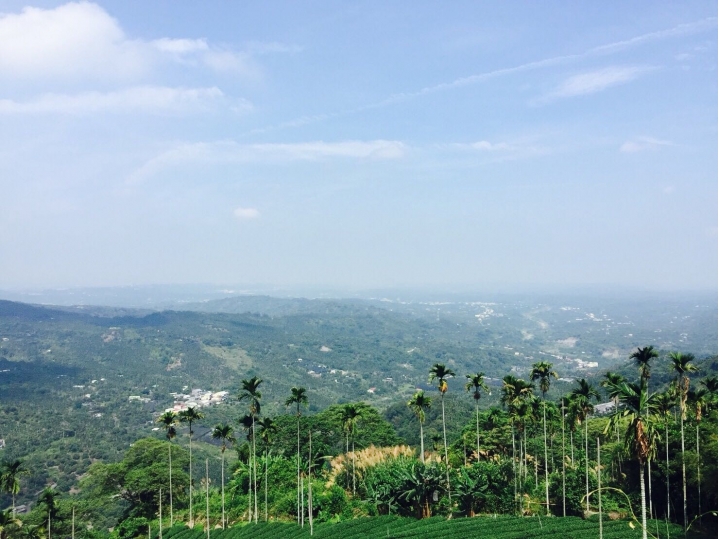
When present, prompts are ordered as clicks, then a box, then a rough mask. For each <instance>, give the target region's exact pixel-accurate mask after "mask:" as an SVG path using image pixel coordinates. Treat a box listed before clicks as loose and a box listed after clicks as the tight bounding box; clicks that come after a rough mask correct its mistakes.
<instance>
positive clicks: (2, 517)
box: [0, 509, 22, 539]
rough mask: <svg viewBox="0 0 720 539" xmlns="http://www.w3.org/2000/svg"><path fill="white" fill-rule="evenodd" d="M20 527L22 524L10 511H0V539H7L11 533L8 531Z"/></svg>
mask: <svg viewBox="0 0 720 539" xmlns="http://www.w3.org/2000/svg"><path fill="white" fill-rule="evenodd" d="M20 526H22V522H21V521H20V519H18V518H16V517H15V515H13V513H12V510H11V509H8V510H7V511H0V539H8V537H9V536H10V535H11V533H12V532H11V531H10V530H11V529H12V528H15V529H17V528H19V527H20Z"/></svg>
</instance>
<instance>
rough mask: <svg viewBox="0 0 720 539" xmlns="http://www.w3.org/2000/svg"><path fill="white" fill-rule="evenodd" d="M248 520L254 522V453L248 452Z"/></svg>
mask: <svg viewBox="0 0 720 539" xmlns="http://www.w3.org/2000/svg"><path fill="white" fill-rule="evenodd" d="M248 475H249V476H250V480H249V481H248V522H252V455H250V454H248Z"/></svg>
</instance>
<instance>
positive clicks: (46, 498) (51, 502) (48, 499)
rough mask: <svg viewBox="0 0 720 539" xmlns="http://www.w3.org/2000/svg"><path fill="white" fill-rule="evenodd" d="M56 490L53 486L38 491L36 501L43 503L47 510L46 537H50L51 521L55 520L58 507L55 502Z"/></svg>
mask: <svg viewBox="0 0 720 539" xmlns="http://www.w3.org/2000/svg"><path fill="white" fill-rule="evenodd" d="M57 496H58V492H57V491H56V490H55V489H53V488H46V489H45V490H43V491H42V492H41V493H40V497H39V498H38V503H41V504H44V505H45V509H46V510H47V537H48V539H50V538H51V533H50V530H51V528H52V521H54V520H57V516H58V512H59V510H60V508H59V507H58V503H57V499H56V498H57Z"/></svg>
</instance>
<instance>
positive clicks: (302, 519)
mask: <svg viewBox="0 0 720 539" xmlns="http://www.w3.org/2000/svg"><path fill="white" fill-rule="evenodd" d="M300 527H301V528H304V527H305V480H304V479H303V476H302V474H300Z"/></svg>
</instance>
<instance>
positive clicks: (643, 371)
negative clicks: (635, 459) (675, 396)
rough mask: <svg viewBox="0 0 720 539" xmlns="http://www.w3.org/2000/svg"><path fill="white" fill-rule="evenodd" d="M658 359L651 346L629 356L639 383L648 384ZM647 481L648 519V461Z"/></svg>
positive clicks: (649, 485)
mask: <svg viewBox="0 0 720 539" xmlns="http://www.w3.org/2000/svg"><path fill="white" fill-rule="evenodd" d="M656 357H658V353H657V351H656V350H655V349H654V348H653V347H652V346H645V347H644V348H638V349H637V351H636V352H633V353H632V354H630V359H634V360H635V363H636V364H637V366H638V367H639V368H640V381H641V382H643V381H644V382H645V383H646V384H648V391H649V381H650V361H651V360H653V359H654V358H656ZM647 467H648V470H647V472H648V473H647V479H648V503H649V505H650V518H652V515H653V503H652V473H651V471H650V460H649V459H648V461H647Z"/></svg>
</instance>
